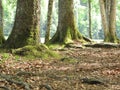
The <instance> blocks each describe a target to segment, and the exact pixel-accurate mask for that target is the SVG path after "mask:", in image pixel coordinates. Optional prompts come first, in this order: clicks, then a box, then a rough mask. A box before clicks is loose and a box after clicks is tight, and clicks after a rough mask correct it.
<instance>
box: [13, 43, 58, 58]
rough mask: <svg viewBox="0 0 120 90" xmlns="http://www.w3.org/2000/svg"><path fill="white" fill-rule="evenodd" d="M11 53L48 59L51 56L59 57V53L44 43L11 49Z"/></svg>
mask: <svg viewBox="0 0 120 90" xmlns="http://www.w3.org/2000/svg"><path fill="white" fill-rule="evenodd" d="M12 53H13V54H16V55H20V56H25V57H28V58H42V59H48V58H53V57H54V58H59V54H57V53H56V52H54V51H51V50H49V49H48V47H47V46H46V45H44V44H40V45H36V46H31V45H28V46H25V47H22V48H18V49H13V50H12Z"/></svg>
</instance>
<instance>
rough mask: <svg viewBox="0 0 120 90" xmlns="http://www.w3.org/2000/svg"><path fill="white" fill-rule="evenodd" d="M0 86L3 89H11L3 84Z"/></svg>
mask: <svg viewBox="0 0 120 90" xmlns="http://www.w3.org/2000/svg"><path fill="white" fill-rule="evenodd" d="M0 88H2V89H4V90H11V89H10V88H8V87H5V86H0Z"/></svg>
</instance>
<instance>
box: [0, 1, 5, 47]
mask: <svg viewBox="0 0 120 90" xmlns="http://www.w3.org/2000/svg"><path fill="white" fill-rule="evenodd" d="M4 42H5V39H4V35H3V7H2V0H0V45H1V44H3V43H4Z"/></svg>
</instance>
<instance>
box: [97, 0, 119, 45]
mask: <svg viewBox="0 0 120 90" xmlns="http://www.w3.org/2000/svg"><path fill="white" fill-rule="evenodd" d="M99 3H100V10H101V18H102V25H103V29H104V36H105V38H104V41H105V42H113V43H118V42H119V40H118V38H117V35H116V0H99Z"/></svg>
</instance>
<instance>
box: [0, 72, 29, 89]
mask: <svg viewBox="0 0 120 90" xmlns="http://www.w3.org/2000/svg"><path fill="white" fill-rule="evenodd" d="M0 77H1V78H4V79H5V80H6V81H8V82H10V83H14V84H17V85H21V86H24V88H25V90H30V85H29V84H27V83H26V82H23V81H21V80H19V81H17V80H13V78H15V77H16V78H17V76H10V75H5V74H0ZM4 88H5V87H4ZM6 90H9V89H6Z"/></svg>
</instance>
